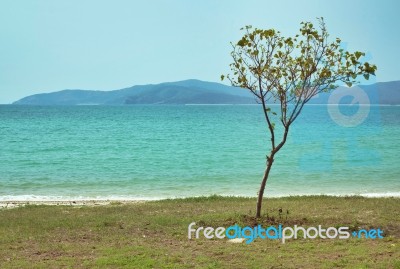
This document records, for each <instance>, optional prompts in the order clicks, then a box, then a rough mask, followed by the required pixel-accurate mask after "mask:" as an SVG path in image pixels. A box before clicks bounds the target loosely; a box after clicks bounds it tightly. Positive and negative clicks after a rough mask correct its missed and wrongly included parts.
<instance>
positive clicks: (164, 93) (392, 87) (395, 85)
mask: <svg viewBox="0 0 400 269" xmlns="http://www.w3.org/2000/svg"><path fill="white" fill-rule="evenodd" d="M357 87H359V88H361V89H362V91H363V92H364V93H365V94H366V96H367V97H368V100H366V99H365V98H364V99H363V98H361V99H359V100H356V101H357V102H359V103H368V102H369V103H370V104H389V105H396V104H400V81H391V82H379V83H375V84H371V85H360V86H357ZM353 89H355V88H353ZM338 90H341V91H343V92H346V91H347V92H349V93H351V92H352V91H348V88H344V87H339V89H338ZM338 92H339V91H338ZM365 94H363V96H364V97H365ZM344 95H345V94H344ZM330 97H331V94H328V93H322V94H319V95H318V96H317V97H315V98H312V99H311V100H310V104H327V103H332V100H335V99H334V98H331V99H329V98H330ZM336 99H337V100H335V102H336V101H338V102H339V103H341V104H349V103H351V102H352V101H353V97H351V96H343V98H339V99H340V100H339V99H338V98H336ZM255 103H256V102H255V99H254V97H253V96H252V94H251V93H250V92H249V91H247V90H244V89H240V88H235V87H231V86H227V85H223V84H220V83H215V82H206V81H200V80H195V79H191V80H184V81H177V82H166V83H161V84H149V85H137V86H133V87H129V88H125V89H120V90H114V91H89V90H63V91H58V92H52V93H42V94H35V95H31V96H27V97H24V98H22V99H20V100H18V101H16V102H14V104H18V105H94V104H95V105H135V104H255Z"/></svg>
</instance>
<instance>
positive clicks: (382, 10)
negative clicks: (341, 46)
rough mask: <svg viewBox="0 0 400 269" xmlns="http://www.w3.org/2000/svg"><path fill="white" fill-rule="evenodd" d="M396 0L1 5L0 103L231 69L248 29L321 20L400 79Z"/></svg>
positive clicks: (1, 1) (93, 0)
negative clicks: (242, 31) (235, 49)
mask: <svg viewBox="0 0 400 269" xmlns="http://www.w3.org/2000/svg"><path fill="white" fill-rule="evenodd" d="M399 3H400V1H395V0H392V1H391V0H388V1H385V0H381V1H367V0H363V1H351V0H343V1H342V0H340V1H338V0H335V1H322V0H321V1H299V0H297V1H296V0H294V1H283V0H280V1H267V0H260V1H256V0H251V1H249V0H247V1H234V0H222V1H221V0H219V1H217V0H198V1H189V0H168V1H167V0H165V1H162V0H160V1H143V0H142V1H133V0H132V1H119V0H114V1H100V0H80V1H61V0H60V1H54V0H48V1H35V0H30V1H29V0H27V1H22V0H9V1H7V0H0V103H11V102H13V101H16V100H17V99H19V98H22V97H24V96H26V95H30V94H34V93H41V92H51V91H56V90H62V89H93V90H111V89H119V88H123V87H128V86H132V85H136V84H148V83H159V82H165V81H177V80H184V79H189V78H197V79H201V80H208V81H219V77H220V75H221V74H222V73H226V72H228V65H229V63H230V55H229V53H230V50H231V47H230V44H229V42H230V41H237V40H238V38H239V37H240V31H239V29H240V28H241V27H242V26H244V25H248V24H251V25H253V26H256V27H259V28H276V29H278V30H280V31H281V32H282V33H283V34H293V33H295V31H297V30H298V28H299V23H300V22H301V21H306V20H315V17H319V16H323V17H325V21H326V23H327V27H328V31H329V32H330V34H331V36H332V38H333V37H336V36H338V37H341V38H342V40H343V41H344V42H347V48H348V49H349V50H361V51H366V52H369V53H370V54H371V56H372V59H371V62H374V63H376V64H377V65H378V69H379V70H378V72H377V77H376V80H377V81H390V80H400V68H399V67H400V66H399V65H400V64H399V60H400V57H399V48H400V34H399V29H400V15H399V10H400V4H399Z"/></svg>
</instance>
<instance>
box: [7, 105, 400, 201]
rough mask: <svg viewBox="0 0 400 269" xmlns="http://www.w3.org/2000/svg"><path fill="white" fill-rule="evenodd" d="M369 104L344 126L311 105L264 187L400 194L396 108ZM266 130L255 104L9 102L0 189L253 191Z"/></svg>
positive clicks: (67, 195)
mask: <svg viewBox="0 0 400 269" xmlns="http://www.w3.org/2000/svg"><path fill="white" fill-rule="evenodd" d="M357 109H363V108H362V107H361V108H357V107H356V108H355V107H353V106H341V107H340V111H341V113H342V114H343V115H352V114H354V113H355V112H356V111H357ZM368 109H369V110H370V111H369V114H368V117H367V118H366V120H365V121H364V122H362V123H361V124H360V125H358V126H356V127H344V126H342V125H340V124H338V123H337V122H335V121H334V120H332V118H331V117H330V115H329V113H328V107H327V106H307V107H306V108H305V109H304V111H303V113H302V115H301V116H300V117H299V118H298V120H297V121H296V122H295V123H294V125H293V128H292V129H291V130H290V135H289V140H288V142H287V144H286V145H285V146H284V148H283V149H282V150H281V151H280V152H279V153H278V156H277V157H276V160H275V163H274V166H273V168H272V174H271V176H270V178H269V180H268V183H267V189H266V196H282V195H299V194H332V195H347V194H360V195H365V196H400V169H399V167H400V166H399V164H398V162H399V157H400V153H399V150H400V148H399V142H400V107H398V106H372V107H370V108H368ZM278 131H279V130H278ZM268 139H269V137H268V134H267V132H266V126H265V123H264V120H263V117H262V114H261V110H260V107H259V106H223V105H221V106H218V105H215V106H115V107H114V106H74V107H30V106H13V105H4V106H0V150H1V151H0V152H1V153H0V200H63V199H159V198H171V197H186V196H199V195H210V194H220V195H243V196H256V194H257V191H258V187H259V184H260V179H261V177H262V174H263V170H264V166H265V155H266V152H267V150H268V146H269V144H268V141H269V140H268Z"/></svg>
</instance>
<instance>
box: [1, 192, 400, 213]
mask: <svg viewBox="0 0 400 269" xmlns="http://www.w3.org/2000/svg"><path fill="white" fill-rule="evenodd" d="M393 194H394V195H379V194H370V195H354V194H349V195H335V194H315V195H313V194H308V195H282V196H265V197H264V199H286V198H307V197H334V198H350V197H352V198H354V197H358V198H366V199H372V198H375V199H376V198H380V199H385V198H392V199H393V198H394V199H400V195H399V194H398V193H393ZM213 196H215V197H222V198H245V199H256V198H257V197H250V196H233V195H232V196H227V195H209V196H190V197H172V198H153V199H61V200H57V199H53V200H40V199H35V200H0V209H3V208H6V209H11V208H16V207H21V206H26V205H46V206H78V207H81V206H105V205H111V204H139V203H146V202H151V201H163V200H185V199H195V198H209V197H213Z"/></svg>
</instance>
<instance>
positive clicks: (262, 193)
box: [256, 154, 274, 218]
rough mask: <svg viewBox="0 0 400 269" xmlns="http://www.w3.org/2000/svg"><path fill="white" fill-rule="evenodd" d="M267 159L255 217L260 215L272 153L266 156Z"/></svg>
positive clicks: (272, 159) (272, 160)
mask: <svg viewBox="0 0 400 269" xmlns="http://www.w3.org/2000/svg"><path fill="white" fill-rule="evenodd" d="M267 160H268V161H267V167H266V168H265V172H264V176H263V179H262V181H261V186H260V190H259V192H258V199H257V211H256V218H260V217H261V206H262V200H263V196H264V190H265V185H266V184H267V180H268V175H269V172H270V171H271V167H272V163H273V162H274V154H271V155H270V156H268V158H267Z"/></svg>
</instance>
